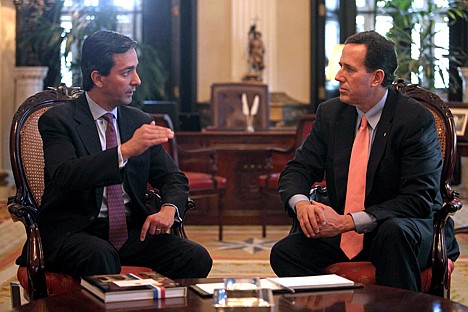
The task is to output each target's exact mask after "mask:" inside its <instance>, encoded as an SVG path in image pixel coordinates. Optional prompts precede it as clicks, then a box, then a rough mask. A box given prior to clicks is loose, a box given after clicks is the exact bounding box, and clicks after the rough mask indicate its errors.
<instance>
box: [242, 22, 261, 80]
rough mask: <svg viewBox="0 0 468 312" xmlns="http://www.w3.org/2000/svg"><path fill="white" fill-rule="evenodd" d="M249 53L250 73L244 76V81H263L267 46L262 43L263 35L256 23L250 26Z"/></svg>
mask: <svg viewBox="0 0 468 312" xmlns="http://www.w3.org/2000/svg"><path fill="white" fill-rule="evenodd" d="M248 52H249V55H248V59H247V62H248V66H249V67H248V72H247V73H246V74H245V75H244V77H243V79H242V80H244V81H248V80H257V81H262V80H263V77H262V75H263V69H264V68H265V63H264V55H265V46H264V45H263V41H262V33H261V32H259V31H257V25H256V24H255V23H254V24H252V26H250V30H249V45H248Z"/></svg>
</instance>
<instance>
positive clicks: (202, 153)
mask: <svg viewBox="0 0 468 312" xmlns="http://www.w3.org/2000/svg"><path fill="white" fill-rule="evenodd" d="M150 116H151V117H153V119H154V120H155V122H156V124H157V125H160V126H163V127H167V128H170V129H172V130H174V127H173V125H172V120H171V118H170V117H169V115H167V114H150ZM163 145H164V148H165V149H166V151H167V152H168V153H169V155H171V156H172V158H173V159H174V161H175V162H176V163H177V164H179V155H180V156H181V157H186V158H187V159H190V163H192V162H193V163H194V164H197V166H194V167H197V168H198V167H200V166H199V165H200V163H201V162H203V163H204V166H201V167H203V169H204V170H203V171H195V170H193V169H192V170H190V168H181V170H182V171H184V173H185V175H186V176H187V178H188V180H189V189H190V197H191V198H193V199H194V200H197V199H199V198H213V199H215V200H216V201H217V206H218V207H217V208H218V238H219V240H222V239H223V220H222V219H223V207H224V194H225V193H226V187H227V180H226V178H225V177H222V176H218V175H217V171H218V168H217V167H216V151H215V150H214V149H211V148H199V149H191V150H184V149H181V148H180V147H178V146H177V138H176V137H174V138H173V139H172V140H169V141H168V142H167V143H166V144H163ZM184 169H187V170H184Z"/></svg>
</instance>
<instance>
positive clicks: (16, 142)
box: [10, 87, 81, 209]
mask: <svg viewBox="0 0 468 312" xmlns="http://www.w3.org/2000/svg"><path fill="white" fill-rule="evenodd" d="M80 92H81V91H79V90H78V89H74V88H73V89H72V88H65V87H59V88H57V89H50V90H45V91H42V92H39V93H36V94H35V95H33V96H31V97H29V98H28V99H26V101H25V102H24V103H23V104H21V105H20V107H19V108H18V110H17V111H16V113H15V115H14V116H13V121H12V124H11V130H10V161H11V167H12V171H13V176H14V179H15V184H16V190H17V191H16V192H17V193H16V195H15V201H16V202H17V203H22V204H23V205H27V206H30V207H34V208H36V209H37V208H38V207H39V205H40V204H41V198H42V194H43V192H44V152H43V146H42V138H41V135H40V133H39V129H38V121H39V118H40V117H41V116H42V114H44V113H45V112H46V111H47V110H48V109H49V108H51V107H52V106H54V105H58V104H60V103H63V102H65V101H68V100H70V99H72V98H74V97H77V96H78V95H79V94H80Z"/></svg>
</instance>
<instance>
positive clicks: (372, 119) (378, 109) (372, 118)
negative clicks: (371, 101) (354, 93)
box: [356, 89, 388, 129]
mask: <svg viewBox="0 0 468 312" xmlns="http://www.w3.org/2000/svg"><path fill="white" fill-rule="evenodd" d="M387 96H388V89H387V90H386V91H385V94H384V95H383V96H382V98H381V99H380V101H378V102H377V104H375V105H374V107H372V108H371V109H369V110H368V111H367V112H366V113H364V112H363V111H362V110H360V109H359V108H357V107H356V111H357V113H358V120H361V118H362V116H363V115H365V116H366V119H367V124H368V125H369V126H370V127H371V128H372V129H375V128H376V127H377V124H378V123H379V120H380V116H382V111H383V109H384V106H385V102H386V101H387Z"/></svg>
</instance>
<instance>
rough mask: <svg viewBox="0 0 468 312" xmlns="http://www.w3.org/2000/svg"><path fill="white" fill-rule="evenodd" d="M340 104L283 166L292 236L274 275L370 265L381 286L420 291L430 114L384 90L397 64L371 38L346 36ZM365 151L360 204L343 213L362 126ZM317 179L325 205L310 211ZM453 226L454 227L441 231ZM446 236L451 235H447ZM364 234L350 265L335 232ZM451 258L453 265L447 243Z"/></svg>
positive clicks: (324, 109) (429, 181) (390, 50)
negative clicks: (357, 263)
mask: <svg viewBox="0 0 468 312" xmlns="http://www.w3.org/2000/svg"><path fill="white" fill-rule="evenodd" d="M340 66H341V69H340V71H339V72H338V73H337V75H336V77H335V79H336V80H337V81H339V82H340V89H339V92H340V96H339V98H335V99H331V100H329V101H327V102H324V103H322V104H321V105H320V106H319V107H318V110H317V119H316V123H315V125H314V127H313V129H312V131H311V133H310V134H309V136H308V137H307V138H306V139H305V141H304V142H303V144H302V146H301V147H300V148H299V149H298V150H297V151H296V155H295V157H294V159H292V160H291V161H289V162H288V164H287V165H286V168H285V169H284V171H283V172H282V174H281V176H280V181H279V193H280V196H281V200H282V202H283V203H284V205H285V207H286V209H287V210H288V212H289V214H290V215H292V216H294V217H297V219H298V221H299V224H300V228H301V231H298V232H297V233H294V234H292V235H289V236H287V237H286V238H284V239H282V240H280V241H279V242H278V243H276V244H275V245H274V247H273V248H272V251H271V255H270V262H271V265H272V268H273V270H274V271H275V272H276V274H277V275H278V276H298V275H317V274H323V270H322V269H323V268H324V267H326V266H328V265H330V264H333V263H336V262H345V261H371V262H372V263H373V264H374V266H375V268H376V282H377V284H380V285H386V286H393V287H401V288H406V289H412V290H420V289H421V280H420V271H421V270H422V269H424V268H425V267H427V264H428V259H429V253H430V248H431V245H432V236H433V214H434V213H435V212H436V211H437V210H439V209H440V207H441V204H442V199H441V194H440V191H439V187H440V176H441V168H442V159H441V151H440V146H439V140H438V137H437V130H436V128H435V122H434V118H433V116H432V114H431V113H430V112H429V110H427V109H426V108H425V107H424V106H423V105H422V104H420V103H418V102H417V101H415V100H413V99H411V98H409V97H406V96H404V95H402V94H401V93H400V92H396V91H394V90H393V89H392V88H390V85H391V83H392V81H393V80H394V71H395V70H396V67H397V58H396V53H395V49H394V44H393V42H391V41H389V40H387V39H386V38H384V37H382V36H381V35H379V34H377V33H376V32H373V31H370V32H363V33H358V34H355V35H352V36H350V37H349V38H348V39H347V40H346V42H345V46H344V49H343V52H342V56H341V59H340ZM363 116H365V117H366V120H367V130H368V132H369V137H368V143H369V144H368V145H369V146H370V149H369V152H368V153H365V155H366V156H367V158H368V159H363V160H362V161H366V162H367V167H366V168H367V172H366V173H365V175H364V176H365V184H364V185H363V188H364V189H365V190H363V191H364V193H365V194H363V196H364V198H363V204H361V205H360V206H359V207H353V208H356V209H355V210H357V212H352V213H350V214H347V213H346V214H345V213H344V211H345V202H346V197H347V195H346V192H347V189H348V188H350V187H349V186H347V183H348V179H351V178H350V177H349V176H348V168H349V166H350V158H351V151H352V147H353V141H354V138H355V135H356V133H357V130H358V126H359V123H360V121H361V119H362V117H363ZM324 178H326V183H327V189H328V196H329V200H330V206H327V205H324V204H322V203H318V202H315V201H313V202H309V200H308V194H309V191H310V187H311V185H313V184H314V183H315V182H320V181H322V180H323V179H324ZM450 225H451V226H453V224H450ZM452 230H453V228H452ZM348 232H350V234H351V233H353V232H357V233H361V234H362V233H363V236H361V238H362V237H363V246H362V249H360V250H361V251H360V252H358V253H357V255H356V256H352V257H351V258H349V257H348V256H347V255H346V254H345V253H344V251H343V250H342V249H341V247H340V242H341V237H342V236H343V233H348ZM452 248H453V249H452V252H451V254H450V257H451V258H452V259H456V257H457V256H458V247H457V245H456V241H455V242H453V246H452Z"/></svg>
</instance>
